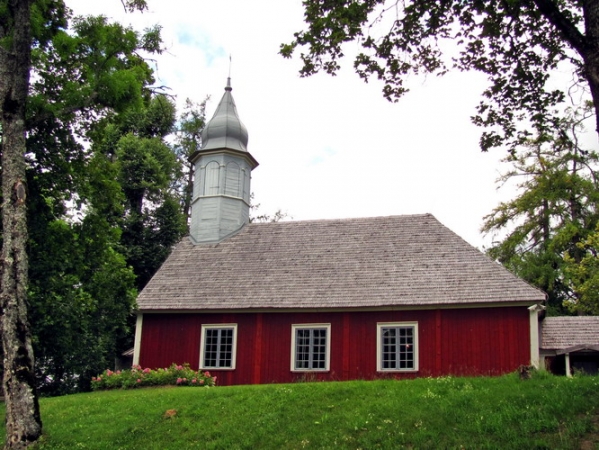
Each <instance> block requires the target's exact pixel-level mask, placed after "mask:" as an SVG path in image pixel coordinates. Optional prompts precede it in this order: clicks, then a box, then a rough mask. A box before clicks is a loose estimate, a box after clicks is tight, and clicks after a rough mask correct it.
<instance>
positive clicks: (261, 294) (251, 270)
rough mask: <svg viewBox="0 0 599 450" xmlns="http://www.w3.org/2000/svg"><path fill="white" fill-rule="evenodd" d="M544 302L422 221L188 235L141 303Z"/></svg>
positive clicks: (172, 306) (429, 219)
mask: <svg viewBox="0 0 599 450" xmlns="http://www.w3.org/2000/svg"><path fill="white" fill-rule="evenodd" d="M544 298H545V296H544V294H543V293H542V292H541V291H539V290H537V289H536V288H533V287H531V286H530V285H529V284H527V283H525V282H524V281H522V280H520V279H519V278H517V277H516V276H514V275H513V274H512V273H510V272H509V271H507V270H506V269H505V268H503V267H502V266H501V265H499V264H498V263H496V262H494V261H492V260H491V259H489V258H488V257H487V256H485V255H484V254H482V253H481V252H480V251H479V250H477V249H476V248H474V247H472V246H471V245H470V244H468V243H467V242H466V241H464V240H463V239H462V238H460V237H459V236H458V235H456V234H455V233H454V232H452V231H451V230H449V229H448V228H446V227H445V226H443V225H442V224H441V223H440V222H439V221H437V219H435V218H434V217H433V216H432V215H430V214H423V215H410V216H391V217H375V218H357V219H340V220H316V221H292V222H278V223H252V224H248V225H246V226H245V227H244V228H243V229H242V230H241V231H240V232H239V233H238V234H237V235H235V236H233V237H231V238H229V239H226V240H224V241H223V242H220V243H218V244H211V245H193V244H192V243H191V242H190V241H189V239H187V238H185V239H183V241H182V242H180V243H179V244H178V245H177V246H176V247H175V249H174V250H173V252H172V253H171V255H170V256H169V258H168V259H167V260H166V262H165V263H164V264H163V266H162V267H161V268H160V270H159V271H158V272H157V273H156V275H155V276H154V278H153V279H152V280H151V281H150V282H149V283H148V285H147V286H146V287H145V289H144V290H143V291H142V292H141V294H140V295H139V297H138V300H137V302H138V307H139V309H140V310H141V311H144V310H199V309H201V310H206V309H208V310H213V309H220V310H222V309H246V308H360V307H362V308H370V307H382V306H391V307H410V306H419V307H420V306H424V307H426V306H429V307H430V306H434V305H450V304H478V303H483V304H488V303H494V302H530V303H531V304H532V303H535V302H540V301H543V300H544Z"/></svg>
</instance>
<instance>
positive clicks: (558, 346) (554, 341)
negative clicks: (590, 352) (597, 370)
mask: <svg viewBox="0 0 599 450" xmlns="http://www.w3.org/2000/svg"><path fill="white" fill-rule="evenodd" d="M541 327H542V328H541V348H542V349H544V350H565V349H570V350H571V351H577V350H582V349H585V348H587V349H593V346H597V345H599V316H572V317H571V316H563V317H546V318H545V319H544V320H543V323H542V325H541Z"/></svg>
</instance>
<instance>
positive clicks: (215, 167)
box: [204, 161, 220, 195]
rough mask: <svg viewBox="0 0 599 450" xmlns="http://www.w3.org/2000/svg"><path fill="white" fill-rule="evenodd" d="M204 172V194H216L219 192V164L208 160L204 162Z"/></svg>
mask: <svg viewBox="0 0 599 450" xmlns="http://www.w3.org/2000/svg"><path fill="white" fill-rule="evenodd" d="M205 172H206V178H205V184H204V195H218V194H219V193H220V186H219V182H220V164H219V163H218V162H216V161H210V162H209V163H208V164H206V170H205Z"/></svg>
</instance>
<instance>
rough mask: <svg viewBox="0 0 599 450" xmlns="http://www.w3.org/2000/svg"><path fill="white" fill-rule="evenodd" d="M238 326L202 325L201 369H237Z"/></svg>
mask: <svg viewBox="0 0 599 450" xmlns="http://www.w3.org/2000/svg"><path fill="white" fill-rule="evenodd" d="M236 350H237V324H222V325H202V342H201V345H200V369H235V354H236Z"/></svg>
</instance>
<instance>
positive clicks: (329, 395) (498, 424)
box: [2, 373, 599, 450]
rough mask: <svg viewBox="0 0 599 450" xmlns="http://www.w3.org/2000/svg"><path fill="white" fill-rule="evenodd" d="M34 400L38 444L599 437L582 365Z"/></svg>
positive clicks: (287, 444)
mask: <svg viewBox="0 0 599 450" xmlns="http://www.w3.org/2000/svg"><path fill="white" fill-rule="evenodd" d="M40 404H41V411H42V420H43V422H44V437H43V438H42V442H41V445H40V446H39V447H38V448H39V449H43V450H48V449H52V450H57V449H69V450H70V449H111V450H115V449H144V450H148V449H161V450H165V449H166V450H167V449H193V448H198V449H261V448H265V449H302V448H307V449H309V448H314V449H323V448H324V449H327V448H330V449H333V448H347V449H359V448H361V449H375V448H383V449H400V448H410V449H411V448H414V449H417V448H425V449H426V448H456V449H457V448H466V449H486V448H488V449H497V448H501V449H504V448H506V449H509V448H513V449H544V448H546V449H579V448H585V449H586V448H589V449H592V448H599V434H598V431H599V423H598V421H597V417H598V414H599V377H591V376H581V377H575V378H570V379H568V378H565V377H554V376H551V375H549V374H545V373H537V374H534V376H533V378H532V379H531V380H520V379H519V378H518V376H517V375H516V374H510V375H507V376H503V377H497V378H453V377H446V378H422V379H416V380H405V381H395V380H380V381H351V382H336V383H335V382H327V383H296V384H272V385H261V386H233V387H215V388H193V387H167V388H146V389H136V390H128V391H125V390H117V391H104V392H94V393H87V394H77V395H70V396H65V397H55V398H44V399H41V402H40ZM3 434H4V430H2V438H4V436H3Z"/></svg>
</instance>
